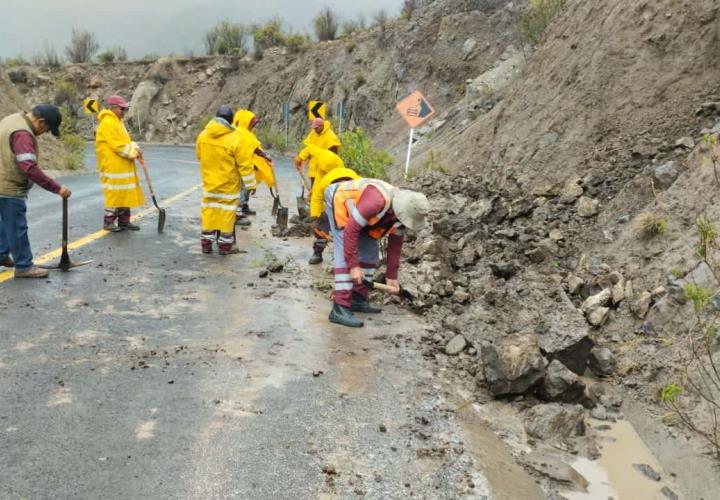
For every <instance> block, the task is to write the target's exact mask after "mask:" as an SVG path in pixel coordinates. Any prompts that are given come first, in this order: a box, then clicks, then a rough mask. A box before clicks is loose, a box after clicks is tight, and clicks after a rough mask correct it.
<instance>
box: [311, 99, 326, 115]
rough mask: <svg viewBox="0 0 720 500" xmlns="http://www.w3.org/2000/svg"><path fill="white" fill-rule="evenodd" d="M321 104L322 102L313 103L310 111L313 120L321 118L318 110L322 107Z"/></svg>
mask: <svg viewBox="0 0 720 500" xmlns="http://www.w3.org/2000/svg"><path fill="white" fill-rule="evenodd" d="M323 104H325V103H324V102H322V101H318V102H316V103H315V106H313V107H312V108H311V109H310V113H312V115H313V116H314V117H315V118H322V116H320V108H322V107H323Z"/></svg>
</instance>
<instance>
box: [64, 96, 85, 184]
mask: <svg viewBox="0 0 720 500" xmlns="http://www.w3.org/2000/svg"><path fill="white" fill-rule="evenodd" d="M60 112H61V113H62V123H61V124H60V142H61V143H62V144H63V146H65V155H64V156H63V158H62V166H63V168H65V169H66V170H79V169H81V168H83V167H84V166H85V141H84V140H83V138H82V137H80V136H79V135H78V134H77V118H76V117H75V116H74V115H73V113H72V112H71V110H70V108H68V107H67V106H62V107H61V108H60Z"/></svg>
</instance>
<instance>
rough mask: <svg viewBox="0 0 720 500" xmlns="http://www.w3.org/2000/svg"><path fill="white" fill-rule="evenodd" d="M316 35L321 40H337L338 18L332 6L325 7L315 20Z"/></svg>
mask: <svg viewBox="0 0 720 500" xmlns="http://www.w3.org/2000/svg"><path fill="white" fill-rule="evenodd" d="M313 26H314V27H315V36H317V39H318V40H319V41H321V42H325V41H328V40H335V38H336V37H337V32H338V18H337V15H336V14H335V12H334V11H332V10H331V9H330V7H325V8H324V9H323V10H321V11H320V13H319V14H318V15H317V16H316V17H315V19H314V20H313Z"/></svg>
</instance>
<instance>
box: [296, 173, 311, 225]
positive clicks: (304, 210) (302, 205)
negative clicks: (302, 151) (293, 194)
mask: <svg viewBox="0 0 720 500" xmlns="http://www.w3.org/2000/svg"><path fill="white" fill-rule="evenodd" d="M297 173H298V175H299V176H300V182H302V193H301V194H300V196H298V197H297V198H296V201H297V209H298V215H299V216H300V218H301V219H307V218H308V217H309V216H310V202H309V201H308V200H306V199H305V193H308V195H309V194H310V193H311V192H312V191H311V189H310V188H309V187H308V184H307V181H306V180H305V175H304V174H303V171H302V170H298V171H297Z"/></svg>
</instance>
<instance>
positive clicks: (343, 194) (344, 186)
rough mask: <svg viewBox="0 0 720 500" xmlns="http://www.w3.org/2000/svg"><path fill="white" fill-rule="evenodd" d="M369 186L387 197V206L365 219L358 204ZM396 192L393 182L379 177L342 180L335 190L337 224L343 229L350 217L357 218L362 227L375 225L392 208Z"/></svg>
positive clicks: (334, 207) (334, 205)
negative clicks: (390, 182)
mask: <svg viewBox="0 0 720 500" xmlns="http://www.w3.org/2000/svg"><path fill="white" fill-rule="evenodd" d="M368 186H373V187H374V188H375V189H377V190H378V191H379V192H380V194H382V196H383V198H385V206H384V207H383V209H382V211H381V212H380V213H379V214H377V215H376V216H375V217H372V218H370V219H369V220H365V218H364V217H362V215H360V212H358V210H357V208H356V205H357V202H358V200H359V199H360V197H361V196H362V194H363V192H364V191H365V189H366V188H367V187H368ZM394 193H395V188H394V187H393V186H392V185H391V184H388V183H387V182H385V181H381V180H379V179H359V180H356V181H345V182H341V183H340V184H339V185H338V187H337V189H336V190H335V196H334V197H333V211H334V213H335V226H336V227H337V228H338V229H343V228H344V227H345V226H347V223H348V221H349V220H350V217H352V218H353V219H355V222H357V223H358V224H359V225H360V226H361V227H366V226H374V225H375V224H377V223H378V222H380V220H381V219H382V218H383V217H384V216H385V214H386V213H387V212H388V210H390V207H391V206H392V198H393V195H394Z"/></svg>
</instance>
